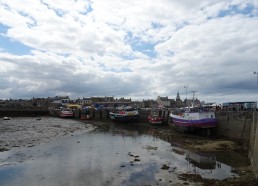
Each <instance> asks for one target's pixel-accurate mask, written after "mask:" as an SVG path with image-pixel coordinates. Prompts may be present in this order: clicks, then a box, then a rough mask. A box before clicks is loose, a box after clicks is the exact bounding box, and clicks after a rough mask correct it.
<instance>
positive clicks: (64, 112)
mask: <svg viewBox="0 0 258 186" xmlns="http://www.w3.org/2000/svg"><path fill="white" fill-rule="evenodd" d="M59 117H61V118H72V117H74V113H73V110H71V109H67V108H63V109H61V110H60V112H59Z"/></svg>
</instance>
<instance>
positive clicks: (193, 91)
mask: <svg viewBox="0 0 258 186" xmlns="http://www.w3.org/2000/svg"><path fill="white" fill-rule="evenodd" d="M195 92H196V91H195V90H192V93H193V108H194V94H195Z"/></svg>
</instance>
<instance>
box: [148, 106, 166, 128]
mask: <svg viewBox="0 0 258 186" xmlns="http://www.w3.org/2000/svg"><path fill="white" fill-rule="evenodd" d="M148 121H149V122H150V123H151V124H162V123H163V117H161V116H160V115H159V110H157V109H152V110H151V113H150V115H149V116H148Z"/></svg>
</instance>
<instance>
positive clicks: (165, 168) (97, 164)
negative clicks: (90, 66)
mask: <svg viewBox="0 0 258 186" xmlns="http://www.w3.org/2000/svg"><path fill="white" fill-rule="evenodd" d="M136 128H137V126H136V127H121V126H120V127H116V126H114V127H111V129H110V130H109V131H106V132H92V133H85V134H80V135H75V136H68V137H65V138H62V139H58V140H55V141H52V142H50V143H47V144H41V145H38V146H33V147H30V148H17V149H12V150H10V151H5V152H1V153H0V185H1V186H18V185H19V186H20V185H26V186H34V185H171V184H177V183H181V184H182V183H186V181H181V180H180V179H178V176H179V175H180V174H184V173H189V174H199V175H200V176H202V177H203V178H209V179H218V180H222V179H225V178H230V177H237V176H238V175H237V174H235V173H234V168H232V167H231V165H230V164H226V163H225V161H223V162H221V161H220V160H219V159H218V158H217V155H216V153H212V152H209V153H207V152H192V151H190V150H187V149H182V148H180V147H178V145H174V143H171V142H167V141H164V140H162V139H159V138H157V137H156V136H153V135H152V132H150V131H145V132H143V131H142V129H141V131H140V130H136ZM175 144H176V143H175ZM225 155H226V154H225ZM223 156H224V155H223V154H222V155H221V152H220V155H219V157H223ZM187 184H188V185H195V184H194V183H192V184H191V183H187Z"/></svg>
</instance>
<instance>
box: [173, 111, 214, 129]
mask: <svg viewBox="0 0 258 186" xmlns="http://www.w3.org/2000/svg"><path fill="white" fill-rule="evenodd" d="M170 120H171V122H172V124H173V125H175V126H176V127H177V129H179V130H182V131H194V130H197V129H202V128H206V129H207V128H214V127H216V126H217V123H218V121H217V119H216V118H215V113H214V111H212V110H210V109H205V108H190V109H186V110H181V111H180V112H178V113H173V112H172V113H171V114H170Z"/></svg>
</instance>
